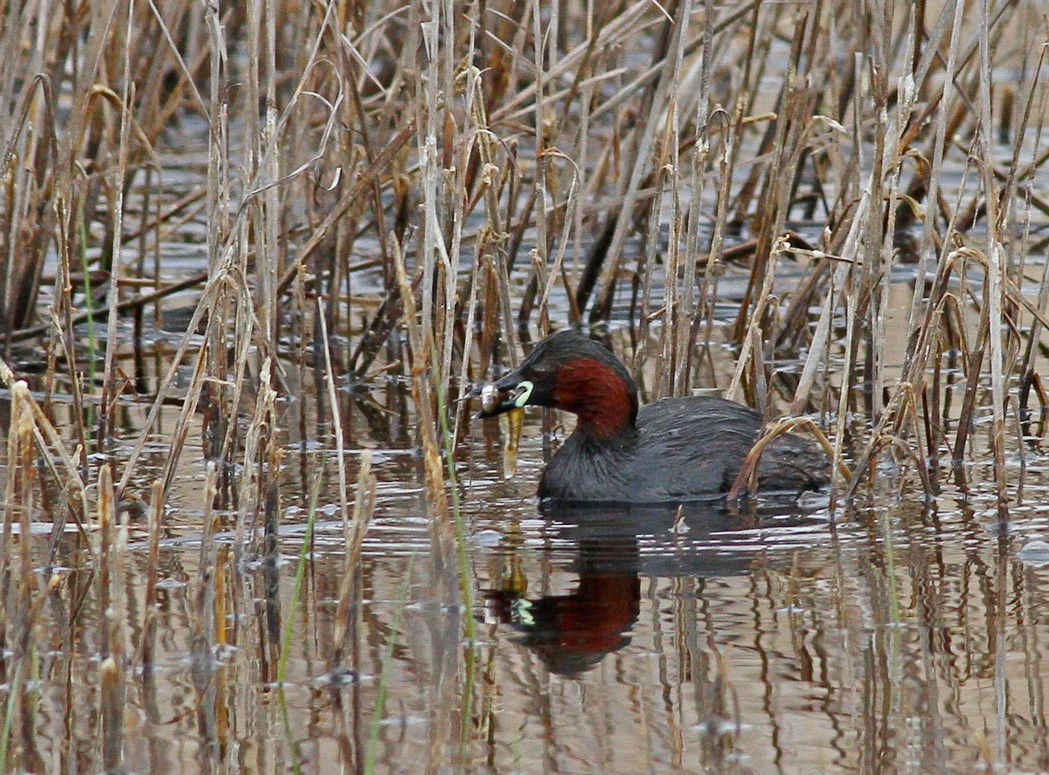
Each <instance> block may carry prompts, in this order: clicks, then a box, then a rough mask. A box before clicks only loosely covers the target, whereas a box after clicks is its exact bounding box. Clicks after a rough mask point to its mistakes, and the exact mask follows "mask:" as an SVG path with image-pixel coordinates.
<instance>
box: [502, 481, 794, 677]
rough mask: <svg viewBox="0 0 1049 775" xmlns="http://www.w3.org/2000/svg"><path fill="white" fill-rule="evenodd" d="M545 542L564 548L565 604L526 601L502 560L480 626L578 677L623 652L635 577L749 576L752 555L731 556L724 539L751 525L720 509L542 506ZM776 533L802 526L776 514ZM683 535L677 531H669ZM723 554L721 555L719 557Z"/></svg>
mask: <svg viewBox="0 0 1049 775" xmlns="http://www.w3.org/2000/svg"><path fill="white" fill-rule="evenodd" d="M540 508H541V511H542V514H543V516H544V517H545V519H546V520H547V522H548V523H549V527H548V530H547V534H548V535H550V537H551V538H552V539H555V540H556V541H557V542H558V543H560V544H561V545H564V544H565V543H570V544H571V545H572V546H573V547H574V550H573V558H572V559H573V563H572V566H571V568H570V570H572V571H573V572H574V573H576V574H577V575H578V581H577V583H576V585H575V589H574V590H573V591H571V592H569V593H568V594H557V595H542V596H539V597H528V580H527V578H526V577H525V574H524V572H523V570H522V567H521V558H520V555H519V553H517V552H514V553H513V554H511V555H510V556H508V557H507V558H506V565H505V567H504V568H503V571H502V573H501V574H500V576H499V578H498V579H497V581H496V584H495V587H494V588H492V589H487V590H484V591H483V594H484V597H485V601H486V612H485V614H486V619H487V620H488V621H490V622H500V623H504V624H509V625H510V626H511V627H513V628H514V629H515V630H517V631H518V632H519V633H520V636H519V637H518V638H517V639H516V640H517V642H518V643H521V644H522V645H524V646H526V647H527V648H528V649H530V650H531V651H533V652H534V653H535V654H536V655H537V656H538V657H539V658H540V659H541V660H542V662H543V663H544V664H545V665H546V667H547V668H548V669H549V670H550V671H551V672H552V673H557V674H559V675H564V676H575V675H579V674H581V673H583V672H585V671H587V670H589V669H591V668H593V667H594V666H596V665H597V664H599V663H600V662H601V660H602V659H604V657H605V656H606V655H608V654H611V653H612V652H614V651H617V650H619V649H621V648H623V647H624V646H626V645H627V644H629V643H630V633H631V630H632V629H633V627H634V625H635V623H636V622H637V619H638V616H639V614H640V610H641V580H642V578H645V577H665V578H681V577H695V578H709V577H715V576H735V575H739V574H742V573H746V572H748V571H749V569H750V567H751V563H752V561H753V557H754V553H753V551H746V552H743V551H731V549H732V540H731V539H732V534H733V533H741V532H742V531H750V530H753V529H754V528H756V527H759V526H760V524H761V518H760V516H759V515H758V514H756V513H754V512H749V513H741V512H740V511H738V510H736V509H734V508H732V507H730V506H728V505H726V504H725V502H724V501H718V502H709V503H692V504H688V505H686V506H682V507H678V506H671V505H636V504H635V505H630V504H623V505H618V504H602V505H595V504H586V505H584V504H564V503H557V502H544V503H543V504H542V505H541V507H540ZM776 515H777V519H776V526H777V527H778V528H784V527H788V528H789V526H790V523H791V520H794V519H796V521H797V522H798V523H799V524H800V523H802V522H807V521H808V520H806V519H805V517H804V515H803V514H802V513H801V512H800V510H798V513H797V515H796V517H795V515H793V514H788V515H784V512H783V510H782V509H780V510H778V511H777V512H776ZM683 525H687V531H686V530H685V529H679V528H681V526H683ZM726 550H728V551H726Z"/></svg>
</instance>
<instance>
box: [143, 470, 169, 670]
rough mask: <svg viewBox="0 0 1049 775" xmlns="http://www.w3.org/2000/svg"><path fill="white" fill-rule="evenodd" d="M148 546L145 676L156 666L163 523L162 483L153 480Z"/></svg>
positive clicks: (144, 627)
mask: <svg viewBox="0 0 1049 775" xmlns="http://www.w3.org/2000/svg"><path fill="white" fill-rule="evenodd" d="M147 519H148V525H149V535H148V539H147V541H148V547H149V548H148V549H147V553H146V592H145V603H144V609H145V613H144V618H143V622H142V640H141V643H140V646H139V652H140V655H141V664H142V670H143V673H144V674H145V675H147V676H148V675H152V672H153V669H154V667H155V663H154V662H155V657H154V651H155V649H156V635H157V616H158V610H157V582H158V580H159V579H158V575H159V570H160V569H159V563H160V533H161V528H162V527H163V523H164V485H163V484H162V483H161V482H159V481H155V482H153V485H152V487H151V488H150V499H149V510H148V512H147Z"/></svg>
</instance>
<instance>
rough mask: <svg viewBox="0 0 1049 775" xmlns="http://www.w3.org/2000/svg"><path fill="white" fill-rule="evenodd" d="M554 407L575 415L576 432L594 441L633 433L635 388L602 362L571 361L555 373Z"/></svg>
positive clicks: (593, 359)
mask: <svg viewBox="0 0 1049 775" xmlns="http://www.w3.org/2000/svg"><path fill="white" fill-rule="evenodd" d="M553 395H554V400H555V404H556V406H558V407H560V408H561V409H564V410H565V411H568V412H572V413H573V414H575V415H576V418H577V421H576V429H577V430H578V431H581V432H583V433H586V434H588V435H590V436H593V437H595V438H598V439H612V438H615V437H617V436H621V435H623V434H631V433H633V432H634V430H635V422H636V420H637V409H638V405H637V388H636V387H635V386H634V382H633V380H632V379H630V377H629V375H626V374H625V373H621V372H620V370H617V369H614V368H612V367H611V366H609V364H608V363H606V362H605V361H604V360H603V359H599V358H590V357H577V358H573V359H571V360H569V361H566V362H565V363H563V364H561V366H560V367H559V368H558V370H557V383H556V386H555V387H554V391H553Z"/></svg>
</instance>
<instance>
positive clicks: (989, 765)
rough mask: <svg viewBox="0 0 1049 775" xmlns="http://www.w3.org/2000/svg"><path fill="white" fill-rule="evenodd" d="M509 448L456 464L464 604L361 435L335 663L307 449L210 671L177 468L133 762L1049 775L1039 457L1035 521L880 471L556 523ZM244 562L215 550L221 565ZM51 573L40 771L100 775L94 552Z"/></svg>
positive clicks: (421, 521)
mask: <svg viewBox="0 0 1049 775" xmlns="http://www.w3.org/2000/svg"><path fill="white" fill-rule="evenodd" d="M345 400H346V404H345V406H344V407H343V408H344V411H345V412H346V413H347V414H349V415H351V416H352V414H353V411H354V410H353V408H352V407H353V399H350V398H346V399H345ZM492 430H493V429H491V428H488V429H485V428H483V427H481V424H480V423H477V424H475V426H474V427H473V428H472V429H471V434H470V436H469V441H468V442H467V443H466V445H465V446H464V448H463V449H462V450H461V456H460V461H459V465H458V470H459V473H460V476H461V477H462V479H463V481H464V484H463V488H462V496H463V497H462V503H463V516H462V524H461V546H462V547H463V550H464V552H465V554H464V560H462V562H464V563H465V565H464V567H466V568H467V577H468V586H469V593H470V595H471V597H472V607H469V608H467V607H466V606H465V605H464V604H463V598H462V593H461V590H460V586H459V574H458V570H457V568H458V566H459V563H460V560H459V559H458V557H457V546H458V545H459V542H458V539H457V538H456V533H455V528H454V526H453V525H447V526H443V527H442V526H441V524H440V523H439V522H438V521H436V520H435V515H434V514H432V513H429V512H428V510H427V507H426V505H425V499H424V497H423V495H422V488H421V486H420V485H419V484H418V480H417V476H418V474H417V465H416V461H415V459H414V457H413V455H412V454H411V452H410V451H409V450H407V449H398V448H396V447H393V446H383V445H382V444H381V440H378V439H372V440H367V439H366V440H365V443H366V444H367V445H369V446H372V445H374V446H375V447H376V458H375V471H376V474H377V476H378V478H379V497H378V501H377V503H378V506H377V510H376V513H375V517H374V520H373V523H372V525H371V528H370V530H369V532H368V534H367V538H366V540H365V543H364V549H363V555H362V561H361V563H360V566H359V567H358V568H356V570H355V571H353V572H354V573H356V574H358V575H357V578H358V580H359V582H360V598H359V603H358V604H357V605H356V606H355V607H354V608H353V610H352V612H351V615H350V618H349V620H348V621H349V623H350V632H349V640H348V644H349V645H348V650H347V654H346V656H345V657H344V658H343V660H342V661H341V663H339V664H338V665H335V664H333V663H332V661H331V653H332V644H333V638H334V637H335V634H334V633H335V631H336V622H337V618H338V605H337V601H338V596H339V588H340V583H341V580H342V578H343V574H344V564H345V561H344V558H345V543H344V540H343V532H342V530H343V528H342V522H341V517H340V510H339V506H338V496H337V494H336V493H337V488H336V485H337V477H336V476H335V473H336V466H337V465H338V464H339V461H338V459H337V458H336V457H335V455H334V453H333V452H332V451H331V450H330V449H328V448H327V447H326V446H324V445H316V444H311V445H307V449H306V451H303V448H302V445H301V444H299V443H297V442H295V441H294V440H292V441H289V443H288V445H287V449H286V453H287V456H286V459H285V479H286V481H285V487H284V492H285V496H284V497H285V498H286V501H285V503H284V507H285V508H284V516H283V520H282V524H281V526H280V530H279V556H278V558H277V559H276V561H275V562H274V561H266V560H260V559H258V558H251V557H247V558H243V559H242V560H241V564H240V565H238V564H237V562H238V561H237V559H236V558H235V557H234V556H233V554H228V555H222V554H220V555H219V556H220V564H221V565H222V569H223V570H224V571H225V579H226V581H225V583H226V586H225V590H226V592H225V606H226V608H225V616H224V617H222V618H223V620H224V622H225V628H220V632H221V633H223V635H222V636H221V637H220V639H219V640H220V642H221V641H224V643H223V645H220V646H219V647H218V648H216V649H215V650H213V651H210V650H208V648H207V646H206V644H204V646H202V645H201V640H200V634H199V628H200V624H199V622H200V611H201V609H200V606H201V603H200V597H199V595H200V594H201V590H202V589H204V588H205V585H204V582H203V579H204V575H203V574H202V567H201V562H202V560H201V557H202V537H203V536H202V532H201V517H202V503H201V501H200V494H201V489H202V483H203V479H204V475H203V469H202V468H201V467H200V466H199V465H196V464H193V463H187V464H185V465H184V466H183V468H182V470H180V471H179V477H178V478H177V480H176V483H175V485H174V486H173V489H172V493H171V498H170V500H169V508H168V512H167V515H166V525H165V533H164V536H163V540H162V545H161V560H160V584H159V588H160V590H159V600H158V616H157V620H156V621H157V627H158V630H157V639H156V642H157V653H156V655H155V665H156V667H155V669H154V670H152V671H149V672H143V671H141V670H138V671H137V672H134V673H133V674H131V675H129V677H128V695H127V705H126V709H125V714H124V718H125V734H126V736H127V737H126V743H125V764H126V766H127V769H128V770H129V771H133V772H192V771H206V772H260V773H274V772H314V773H329V772H339V771H364V770H366V769H368V768H369V767H370V768H372V769H373V771H376V772H390V773H393V772H404V773H415V772H423V771H428V772H452V771H468V772H493V773H494V772H500V773H502V772H506V773H514V772H550V773H581V772H595V773H596V772H601V773H638V772H656V773H663V772H687V773H691V772H719V773H720V772H730V773H731V772H739V773H768V772H782V773H821V772H855V773H861V772H862V773H867V772H878V773H881V772H885V773H888V772H893V773H907V772H915V773H917V772H923V773H970V772H971V773H976V772H989V771H990V772H1037V771H1043V770H1045V769H1047V768H1049V735H1047V728H1046V709H1045V688H1046V686H1047V681H1049V654H1047V648H1049V605H1047V603H1046V600H1047V596H1046V591H1047V587H1049V552H1047V551H1046V550H1049V546H1046V545H1044V544H1042V543H1041V542H1042V541H1045V540H1049V524H1047V515H1046V513H1045V507H1044V504H1045V503H1046V501H1047V498H1046V496H1047V494H1049V487H1047V485H1049V481H1047V477H1046V463H1045V460H1044V456H1039V455H1036V454H1033V453H1032V454H1031V455H1030V456H1029V459H1028V460H1027V461H1026V468H1027V474H1026V485H1025V487H1024V490H1023V500H1022V502H1019V503H1016V504H1014V505H1013V506H1012V508H1011V509H1010V516H1009V521H1008V522H1007V523H1002V522H1000V521H999V519H998V516H997V512H996V510H995V493H994V491H993V486H992V485H991V483H990V474H989V464H984V463H978V464H974V465H972V466H971V467H970V471H969V474H970V482H969V487H968V493H967V494H963V493H962V492H960V491H959V490H958V488H956V487H954V486H952V485H950V484H949V483H948V484H947V485H946V486H945V488H944V492H943V494H942V495H940V496H939V497H937V498H935V499H930V500H929V502H925V500H924V499H922V498H920V497H917V498H916V497H914V496H912V495H908V496H906V497H900V496H898V495H896V494H895V492H896V490H897V488H898V482H897V481H896V480H895V479H894V478H893V472H891V471H886V472H883V474H882V484H881V485H880V489H878V490H876V492H875V495H873V496H871V501H872V502H871V503H861V504H859V505H856V506H854V507H850V508H838V509H837V510H836V511H835V512H834V513H833V514H832V513H831V512H830V511H829V508H828V501H827V499H826V498H821V497H819V496H816V497H812V498H807V499H806V500H805V501H804V502H803V503H802V504H801V505H800V506H787V505H783V504H779V505H777V504H761V505H760V507H759V508H756V509H755V508H750V509H745V510H742V511H740V510H732V509H728V508H726V507H725V506H724V505H723V504H716V503H711V504H706V505H694V506H691V507H689V508H687V509H684V510H682V511H681V512H680V513H678V512H677V511H675V510H673V509H660V508H632V509H614V508H586V509H564V508H562V509H543V508H541V507H540V506H539V505H538V504H537V503H536V502H535V500H534V498H533V497H532V493H533V491H534V487H535V483H536V481H537V477H538V475H539V472H540V470H541V467H542V442H541V439H540V432H539V422H538V417H537V416H535V417H530V418H529V421H528V423H527V425H526V429H525V440H524V443H523V444H522V449H521V453H520V459H521V465H520V470H519V471H518V473H517V475H516V477H515V478H514V479H512V480H510V481H503V478H502V476H501V473H500V472H501V466H502V463H501V460H500V459H499V452H498V446H497V445H493V444H492V443H491V441H492V437H491V433H492ZM358 462H359V452H357V451H356V450H355V451H354V452H353V453H352V454H348V455H347V456H346V460H345V464H346V465H347V470H348V472H349V474H350V476H351V481H352V480H353V477H355V475H356V467H357V465H358ZM316 477H321V478H322V480H323V487H322V495H321V499H320V511H319V514H318V521H317V526H316V533H315V536H314V539H315V540H314V546H313V552H312V554H310V555H309V557H308V561H307V562H306V563H305V565H304V570H305V573H304V575H303V578H302V582H301V583H302V584H303V588H302V589H303V591H302V601H303V602H302V603H301V604H300V605H298V606H295V605H293V599H294V589H295V583H296V572H297V568H298V562H299V554H300V551H301V550H302V548H303V540H304V536H305V534H306V529H305V521H306V519H305V518H306V514H307V508H306V505H307V503H306V502H307V499H306V497H305V492H306V491H307V490H308V486H307V483H308V482H312V481H314V480H315V478H316ZM145 478H148V477H145V476H144V479H145ZM913 489H914V488H913V487H911V488H908V491H910V492H913ZM295 493H299V494H300V496H298V497H297V496H296V495H295ZM228 523H229V524H232V519H230V520H228ZM42 532H43V534H42V535H41V536H40V537H39V538H37V539H34V541H35V542H36V543H35V544H34V545H35V546H36V548H37V549H39V551H40V554H41V556H43V550H44V547H46V542H47V534H46V531H42ZM131 532H132V534H131V537H130V554H129V556H130V558H131V559H130V567H129V568H128V579H127V584H126V594H127V598H128V605H127V617H128V623H129V628H130V631H131V634H132V638H131V639H132V641H133V642H134V641H135V640H136V638H137V636H138V634H139V633H140V631H141V627H142V623H143V620H144V619H143V617H144V615H145V613H146V612H145V610H144V608H143V594H144V573H145V567H146V561H147V552H146V547H147V544H146V541H145V529H144V527H141V526H137V525H133V526H132V531H131ZM232 543H233V536H232V534H231V533H228V532H227V533H223V532H220V533H219V535H218V544H219V546H220V547H231V546H232ZM58 557H59V558H60V559H59V561H60V563H61V564H62V565H63V566H65V567H66V568H67V570H66V571H64V573H65V574H66V583H67V585H69V587H71V588H80V589H82V590H83V592H84V596H83V600H82V604H83V606H84V610H83V611H82V612H81V613H80V615H79V619H78V625H77V626H76V628H75V629H74V630H72V631H64V629H63V628H65V629H68V626H67V625H63V624H62V623H63V622H66V621H68V620H69V612H68V611H65V610H63V609H61V607H60V606H58V605H57V604H56V605H55V607H53V608H51V609H48V610H45V613H44V616H43V622H44V624H43V625H42V626H44V627H53V628H54V629H53V634H52V636H51V639H52V641H53V643H54V649H53V650H52V651H51V652H49V653H46V654H42V655H41V658H40V665H39V676H38V680H39V683H38V684H37V686H38V691H39V694H38V698H39V704H38V708H37V711H36V716H35V719H36V726H35V732H36V737H35V746H36V751H37V753H38V756H39V759H40V761H41V762H43V763H45V764H46V765H47V766H46V769H47V771H54V772H93V771H99V770H100V769H101V765H100V760H99V759H98V756H99V754H98V751H99V748H98V734H99V723H100V722H99V711H98V708H99V707H100V688H99V670H98V662H97V660H98V637H99V636H98V629H97V628H98V627H99V626H100V623H101V622H102V621H103V617H102V612H101V611H100V610H98V606H99V600H98V599H97V597H96V595H95V594H94V591H93V590H94V587H93V586H91V578H90V574H89V573H87V571H86V570H85V568H86V567H87V563H86V560H85V557H84V549H83V546H82V544H81V542H80V539H79V538H78V537H77V535H76V534H75V533H72V532H70V533H68V534H67V536H66V538H64V539H63V540H62V542H61V543H60V546H59V552H58ZM205 564H207V561H206V560H205ZM238 568H239V572H237V571H238ZM209 572H214V569H210V568H209ZM469 623H472V626H473V638H474V640H473V642H470V641H469V639H468V638H465V639H464V632H468V629H467V627H466V625H467V624H469ZM288 633H290V652H289V660H288V665H287V679H286V680H285V681H284V682H283V683H280V682H278V681H277V675H278V669H279V661H280V644H281V641H282V638H284V637H287V636H288ZM202 649H203V650H202ZM5 696H6V692H5ZM380 707H381V710H380Z"/></svg>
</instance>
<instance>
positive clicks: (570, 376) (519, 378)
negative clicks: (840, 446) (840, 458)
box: [478, 331, 828, 503]
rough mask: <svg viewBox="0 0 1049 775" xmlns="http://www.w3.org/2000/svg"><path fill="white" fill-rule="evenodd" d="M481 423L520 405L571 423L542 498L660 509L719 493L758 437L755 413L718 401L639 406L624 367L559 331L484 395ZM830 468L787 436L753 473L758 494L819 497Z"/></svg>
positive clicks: (815, 451)
mask: <svg viewBox="0 0 1049 775" xmlns="http://www.w3.org/2000/svg"><path fill="white" fill-rule="evenodd" d="M478 394H479V395H482V396H483V398H484V401H483V403H484V406H483V407H482V410H481V415H480V416H481V417H494V416H496V415H499V414H502V413H503V412H508V411H510V410H512V409H519V408H523V407H525V406H549V407H554V408H557V409H563V410H564V411H566V412H571V413H572V414H574V415H576V418H577V420H576V427H575V431H574V432H573V433H572V435H571V436H569V437H568V439H567V440H566V441H565V443H564V444H563V445H562V446H561V448H560V449H559V450H558V451H557V453H556V454H555V455H554V456H553V457H552V458H551V459H550V462H549V463H548V464H547V466H546V470H545V471H544V472H543V476H542V479H541V480H540V482H539V497H540V498H552V499H557V500H565V501H576V502H607V503H663V502H681V501H689V500H700V499H707V498H711V497H717V496H719V495H724V493H726V492H727V491H728V490H729V489H730V488H731V487H732V485H733V483H734V482H735V479H736V475H737V474H738V473H739V470H740V467H741V465H742V464H743V461H744V459H745V458H746V456H747V453H748V452H749V451H750V449H751V447H752V446H753V445H754V442H755V441H756V439H757V437H758V433H759V431H760V430H761V426H762V418H761V415H760V414H758V413H757V412H755V411H754V410H752V409H749V408H747V407H745V406H742V405H740V404H737V403H733V402H732V401H727V400H725V399H723V398H714V397H712V396H691V397H686V398H665V399H663V400H661V401H656V402H655V403H652V404H649V405H648V406H642V407H640V408H639V407H638V402H637V386H636V385H635V384H634V380H633V379H632V378H631V376H630V373H629V372H628V371H627V370H626V367H625V366H623V364H622V363H621V362H620V361H619V359H618V358H616V357H615V355H613V354H612V353H611V352H609V350H608V349H606V348H605V347H603V346H602V345H601V344H599V343H598V342H595V341H594V340H592V339H589V338H587V337H585V336H583V335H581V334H578V333H575V332H574V331H561V332H560V333H557V334H554V335H552V336H550V337H547V338H546V339H544V340H543V341H542V342H540V343H539V344H537V345H536V347H535V349H534V350H532V352H531V353H530V354H529V356H528V357H527V358H526V359H525V360H524V362H523V363H522V364H521V365H520V367H519V368H517V369H516V370H515V371H513V372H511V373H510V374H507V375H506V376H504V377H503V378H502V379H499V380H498V381H496V382H495V383H493V384H492V385H489V386H487V387H486V388H485V389H484V390H483V391H479V392H478ZM827 481H828V473H827V460H826V457H825V455H824V454H823V452H822V451H821V450H820V448H819V447H818V446H817V445H816V444H815V443H813V442H811V441H809V440H808V439H803V438H801V437H799V436H793V435H789V434H786V435H783V436H780V437H779V438H777V439H776V440H774V441H773V442H772V443H771V444H769V446H768V447H766V449H765V451H764V453H763V454H762V457H761V463H760V465H759V468H758V488H759V489H760V490H762V491H763V492H770V491H776V492H793V493H800V492H801V491H802V490H810V489H817V488H819V487H820V486H822V485H824V484H826V483H827Z"/></svg>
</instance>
